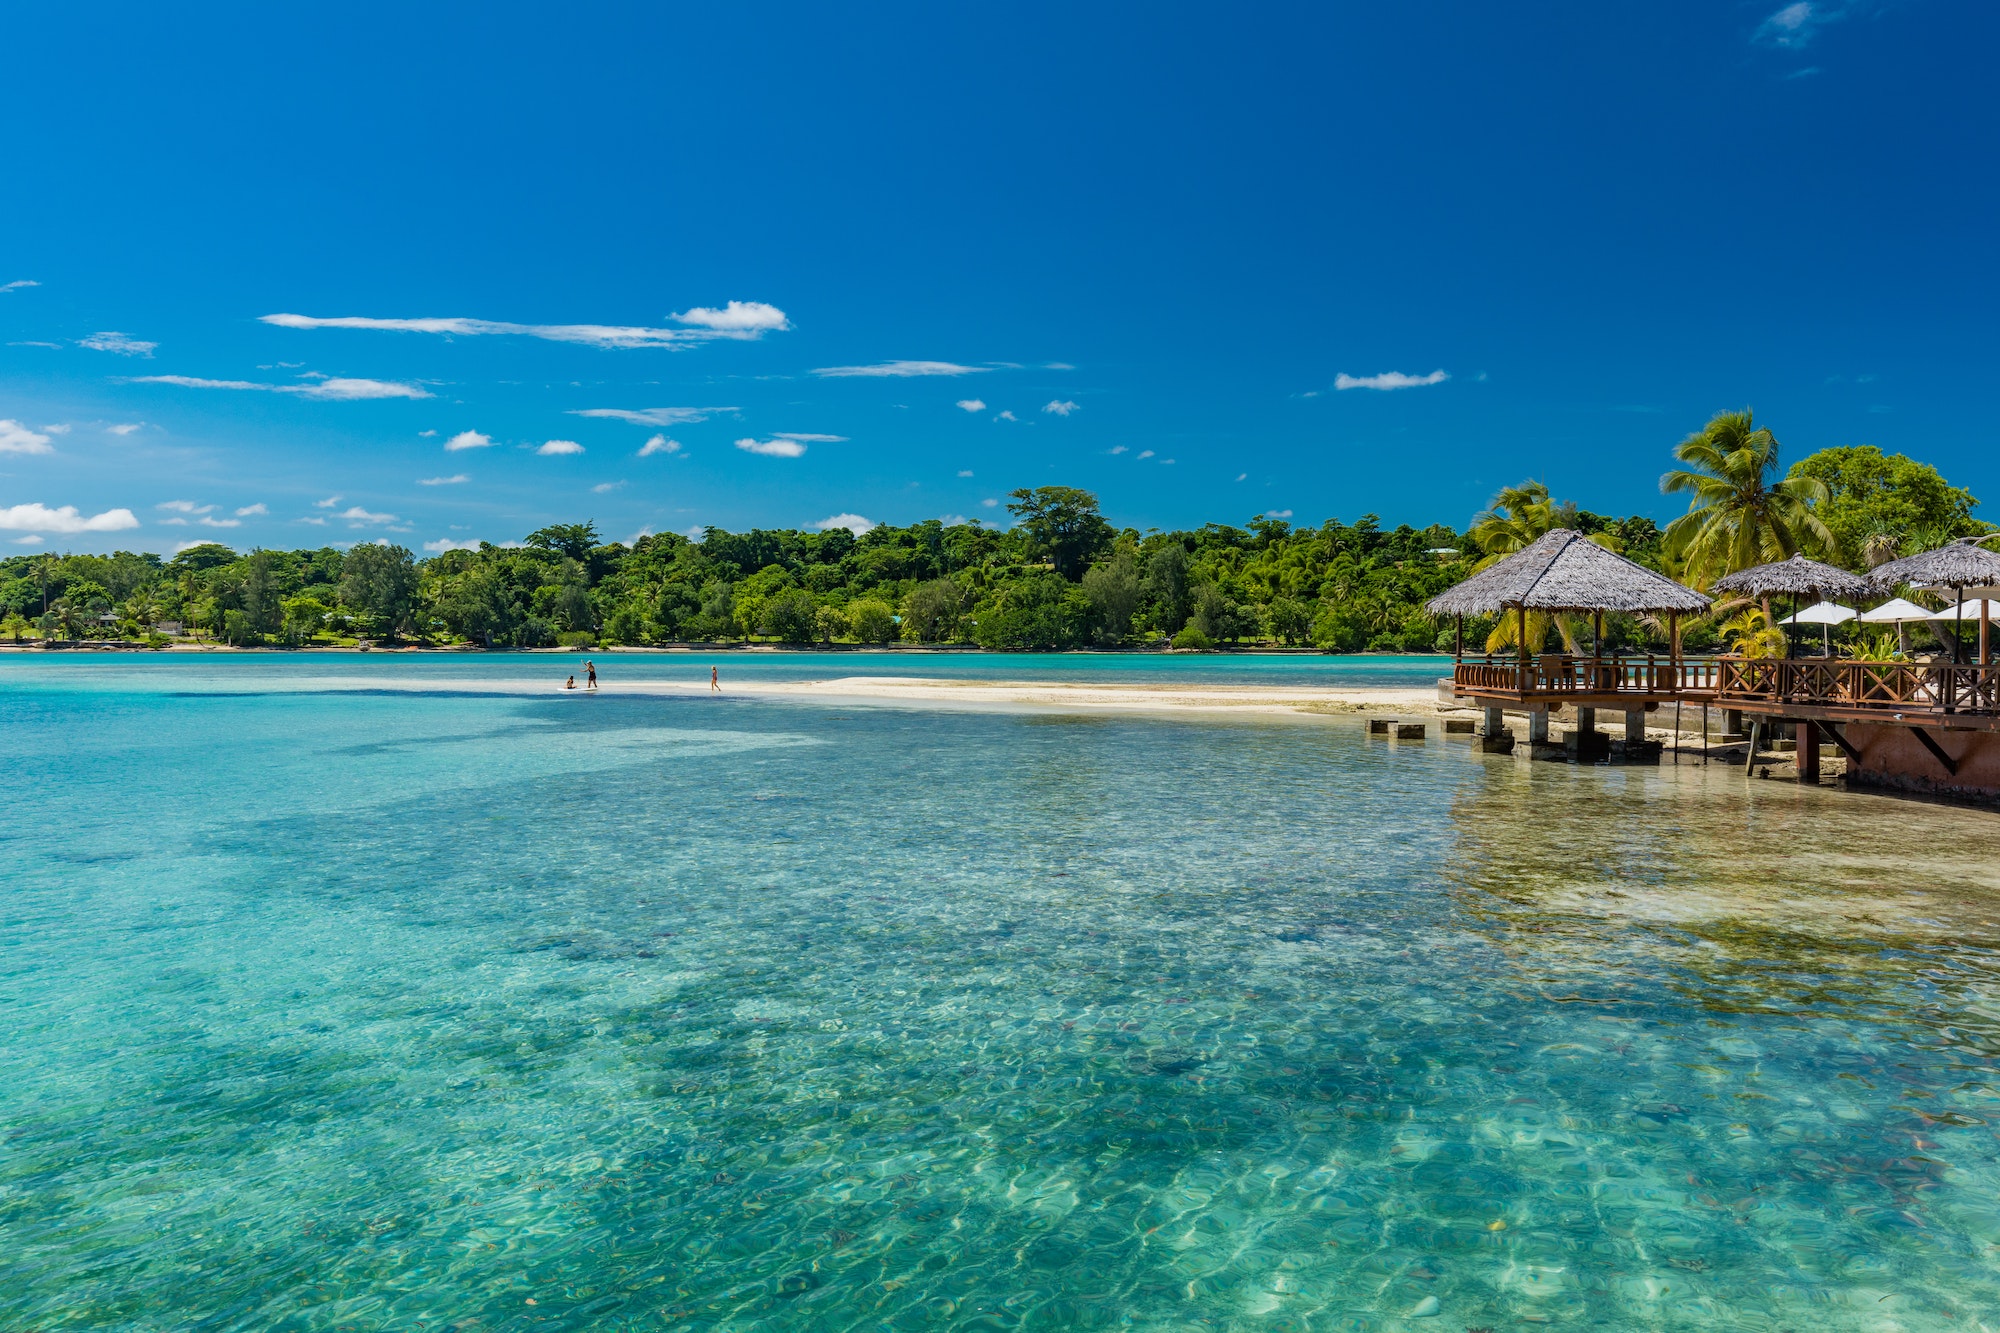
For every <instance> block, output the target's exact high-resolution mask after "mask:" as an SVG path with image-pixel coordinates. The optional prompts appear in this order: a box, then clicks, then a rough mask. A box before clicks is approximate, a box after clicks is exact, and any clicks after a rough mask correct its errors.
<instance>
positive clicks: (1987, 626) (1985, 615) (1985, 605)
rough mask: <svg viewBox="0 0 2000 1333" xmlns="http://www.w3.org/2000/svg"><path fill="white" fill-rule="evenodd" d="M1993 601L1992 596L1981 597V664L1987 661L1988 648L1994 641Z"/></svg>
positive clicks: (1983, 664)
mask: <svg viewBox="0 0 2000 1333" xmlns="http://www.w3.org/2000/svg"><path fill="white" fill-rule="evenodd" d="M1992 625H1993V602H1992V599H1991V598H1987V597H1981V598H1980V599H1979V665H1981V666H1985V665H1986V663H1987V655H1986V654H1987V648H1988V645H1989V644H1990V643H1991V642H1992Z"/></svg>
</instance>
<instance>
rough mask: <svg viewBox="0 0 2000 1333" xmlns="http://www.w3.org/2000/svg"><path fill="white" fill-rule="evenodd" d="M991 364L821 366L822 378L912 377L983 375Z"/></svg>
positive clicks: (901, 362) (947, 362) (909, 363)
mask: <svg viewBox="0 0 2000 1333" xmlns="http://www.w3.org/2000/svg"><path fill="white" fill-rule="evenodd" d="M989 369H991V367H989V366H961V365H959V364H958V363H956V362H953V361H878V362H876V363H875V364H874V365H872V366H821V367H820V368H819V369H818V370H815V371H814V372H813V374H815V375H818V376H819V377H820V378H822V379H830V380H835V379H912V378H915V377H917V376H920V375H983V374H985V373H986V372H987V371H988V370H989Z"/></svg>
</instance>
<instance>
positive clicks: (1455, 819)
mask: <svg viewBox="0 0 2000 1333" xmlns="http://www.w3.org/2000/svg"><path fill="white" fill-rule="evenodd" d="M649 660H652V661H655V662H657V661H660V660H662V659H649ZM1277 660H1280V661H1282V660H1285V659H1277ZM525 661H526V663H527V665H526V666H524V667H523V668H522V669H524V670H532V671H535V672H542V671H546V670H548V669H549V667H550V665H551V664H552V663H553V662H554V659H525ZM742 661H743V659H738V658H732V659H727V660H725V662H724V667H725V671H728V670H730V669H732V667H733V666H734V664H736V663H739V662H742ZM599 662H600V665H604V664H605V663H604V659H602V658H600V659H599ZM613 664H614V665H615V666H616V667H617V669H618V670H619V671H620V672H621V673H622V672H624V671H626V670H627V662H626V659H624V658H622V657H621V658H616V659H613ZM695 665H696V664H695V663H693V662H690V661H689V660H687V659H680V660H677V661H671V666H672V669H674V670H676V671H680V672H687V671H689V670H690V669H692V668H693V667H694V666H695ZM699 666H700V667H702V668H705V666H706V662H705V661H703V662H701V663H699ZM931 666H932V664H931V662H930V661H926V662H925V663H924V664H923V667H922V669H923V671H924V673H925V674H939V673H937V672H936V671H933V670H932V669H931ZM1232 666H1233V663H1232ZM321 669H324V668H321ZM475 669H476V674H477V675H478V676H480V677H490V676H492V675H493V673H494V672H495V670H496V669H497V668H496V667H495V665H494V661H493V659H477V660H475V661H474V662H472V663H470V664H466V663H461V662H458V661H456V660H454V661H448V662H434V661H433V660H431V659H425V660H422V661H411V660H409V659H388V660H385V659H372V660H371V659H356V658H347V659H342V660H341V661H340V662H339V664H338V674H339V675H341V676H342V677H346V678H352V677H354V676H355V675H357V674H363V675H365V674H366V673H368V672H375V673H379V679H380V680H381V681H382V682H383V683H384V684H395V685H397V686H399V688H396V689H382V690H375V689H369V688H362V687H355V686H353V685H351V684H350V685H343V686H341V687H340V688H338V689H323V688H320V687H316V686H315V685H314V684H313V680H312V669H311V668H308V667H301V666H300V665H299V664H298V660H297V659H290V658H282V657H239V658H230V659H221V658H199V659H195V660H192V661H187V660H174V661H159V660H154V659H132V658H123V657H119V658H112V657H101V658H90V659H83V658H77V659H54V660H51V659H48V658H43V657H39V656H36V657H21V658H8V659H4V660H0V726H3V727H4V729H5V730H4V734H5V735H6V737H7V738H8V741H9V745H8V754H9V766H10V770H11V772H10V781H9V782H8V784H7V789H6V790H7V800H6V802H5V805H4V809H3V810H0V849H4V856H5V864H6V866H7V874H6V877H5V882H4V889H0V909H3V910H4V915H0V922H4V933H0V939H4V941H5V954H4V961H0V1022H4V1025H5V1031H6V1032H7V1034H8V1040H7V1041H6V1042H5V1043H4V1046H0V1145H4V1147H0V1328H6V1329H58V1328H79V1329H81V1328H90V1329H132V1330H141V1329H143V1330H156V1329H202V1330H210V1329H215V1330H221V1329H284V1330H308V1329H311V1330H319V1329H326V1330H341V1329H355V1330H373V1329H414V1328H419V1327H421V1328H438V1327H450V1328H455V1329H462V1330H475V1329H478V1330H500V1329H508V1330H556V1329H585V1328H589V1329H746V1330H747V1329H773V1330H776V1329H821V1328H826V1329H844V1328H869V1329H878V1328H879V1329H888V1328H896V1329H905V1328H906V1329H992V1330H1000V1329H1016V1328H1019V1329H1068V1328H1101V1327H1129V1328H1135V1329H1233V1330H1235V1329H1240V1330H1304V1329H1380V1330H1390V1329H1398V1328H1409V1329H1451V1330H1454V1333H1456V1330H1458V1329H1461V1328H1517V1327H1521V1326H1524V1325H1527V1324H1559V1325H1563V1326H1567V1327H1572V1328H1578V1329H1584V1328H1619V1329H1624V1328H1631V1329H1683V1328H1685V1329H1695V1328H1751V1329H1772V1330H1777V1329H1800V1330H1804V1329H1807V1328H1811V1329H1813V1330H1823V1329H1932V1328H1937V1329H1945V1328H1950V1329H1971V1328H1982V1327H1987V1328H1991V1327H2000V1323H1996V1321H1995V1315H1994V1312H1995V1311H1996V1310H2000V1145H1997V1144H1996V1142H1995V1139H1994V1128H1993V1125H1994V1122H1995V1120H1996V1115H2000V1080H1997V1079H1996V1073H1995V1053H1996V1051H1997V1050H2000V996H1996V995H1995V985H1996V981H2000V952H1996V941H2000V911H1996V907H2000V873H1996V870H1995V868H1994V862H1993V857H1992V848H1993V847H1994V846H1995V840H1994V832H1995V827H1996V826H1995V823H1994V817H1993V816H1991V815H1988V814H1982V813H1978V812H1972V811H1965V810H1955V809H1950V808H1945V807H1935V806H1926V805H1918V804H1912V803H1905V802H1895V801H1889V800H1885V799H1882V798H1876V797H1864V796H1850V795H1846V794H1843V793H1837V792H1832V791H1825V792H1819V791H1803V792H1802V791H1800V790H1798V789H1796V788H1794V787H1790V786H1786V785H1784V784H1780V783H1776V782H1745V781H1744V780H1743V779H1742V778H1741V777H1740V776H1738V775H1735V774H1733V773H1727V772H1724V771H1722V770H1719V769H1717V770H1703V769H1701V768H1699V767H1694V766H1688V767H1681V768H1673V767H1667V768H1662V769H1659V770H1657V771H1647V770H1636V769H1625V770H1621V769H1569V768H1565V767H1561V766H1557V765H1546V764H1542V765H1530V764H1528V763H1526V762H1525V761H1515V760H1511V759H1504V758H1497V757H1492V758H1488V757H1481V756H1477V755H1474V754H1472V753H1471V752H1470V751H1469V749H1468V748H1467V747H1466V746H1464V745H1463V744H1460V743H1446V742H1443V741H1441V740H1437V739H1433V740H1432V741H1431V742H1429V743H1428V744H1421V745H1419V744H1404V743H1387V742H1384V741H1383V740H1381V739H1380V738H1374V739H1372V740H1371V739H1370V738H1369V737H1367V736H1366V735H1365V733H1364V732H1363V730H1362V729H1361V728H1360V727H1359V726H1358V725H1355V724H1354V723H1352V722H1349V721H1347V720H1344V719H1310V720H1307V719H1301V720H1298V721H1291V720H1271V719H1261V720H1250V721H1244V720H1222V721H1217V720H1188V721H1181V720H1163V719H1160V718H1144V719H1140V718H1130V717H1107V718H1092V717H1078V716H1075V715H1060V716H1048V715H1036V714H1033V713H1024V712H1021V711H1018V710H1015V711H1002V710H993V711H989V712H982V711H978V710H970V709H965V708H963V707H960V708H958V709H955V710H954V711H952V712H950V713H933V712H926V711H922V710H919V709H911V708H899V709H881V708H865V707H859V708H857V707H845V706H840V705H834V704H828V703H824V702H817V701H815V702H808V701H801V700H793V699H786V698H770V697H766V698H757V699H740V698H739V699H732V698H728V697H724V698H721V699H711V698H707V697H704V696H699V695H697V696H689V697H673V696H668V697H624V698H620V697H615V696H607V697H601V698H577V697H574V696H570V697H564V696H555V695H551V696H544V697H518V696H516V697H509V696H504V695H494V694H490V693H480V692H476V691H471V690H464V689H455V688H454V686H453V679H454V676H453V673H454V672H458V671H475ZM735 669H741V668H740V667H736V668H735ZM770 669H771V670H780V669H785V668H784V666H783V664H776V665H774V666H772V667H771V668H770ZM899 669H900V670H902V671H905V672H907V671H910V670H912V669H913V668H912V666H911V664H909V663H908V662H907V661H904V662H903V663H902V664H901V666H900V668H899ZM1050 669H1051V670H1054V669H1056V668H1053V667H1052V668H1050ZM1223 669H1225V670H1226V669H1231V668H1223ZM1080 670H1089V671H1091V672H1092V673H1093V674H1092V675H1091V676H1090V677H1089V678H1090V679H1093V680H1096V679H1103V678H1105V674H1104V669H1102V668H1099V667H1095V666H1092V667H1086V668H1080ZM703 674H704V675H705V670H704V671H703ZM808 674H815V675H818V674H829V673H826V672H824V671H823V670H820V669H815V670H814V671H812V672H809V673H808ZM833 674H887V673H886V672H877V671H875V670H872V669H870V670H866V671H863V670H856V669H853V668H851V667H847V666H846V665H845V664H843V669H842V670H841V671H839V672H838V673H833ZM983 674H986V675H992V674H994V673H993V670H992V668H991V666H990V664H989V665H988V666H987V667H986V670H985V671H984V672H983ZM1007 674H1009V675H1013V674H1017V673H1014V672H1011V671H1010V672H1008V673H1007ZM1431 674H1432V675H1434V674H1435V673H1434V672H1432V673H1431ZM1225 678H1226V677H1225ZM460 679H461V680H463V679H464V677H460ZM425 681H428V682H429V683H430V684H432V685H433V686H434V687H435V688H433V689H430V690H428V691H426V692H412V691H411V689H410V688H409V687H410V686H411V685H413V684H420V683H424V682H425ZM1982 1320H1983V1321H1985V1322H1983V1323H1982V1322H1981V1321H1982Z"/></svg>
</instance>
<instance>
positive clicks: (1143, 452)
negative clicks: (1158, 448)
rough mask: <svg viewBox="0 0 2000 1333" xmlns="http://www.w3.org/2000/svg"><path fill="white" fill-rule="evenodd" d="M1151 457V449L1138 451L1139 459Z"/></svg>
mask: <svg viewBox="0 0 2000 1333" xmlns="http://www.w3.org/2000/svg"><path fill="white" fill-rule="evenodd" d="M1152 456H1153V451H1152V450H1151V449H1141V450H1140V451H1139V457H1141V458H1151V457H1152Z"/></svg>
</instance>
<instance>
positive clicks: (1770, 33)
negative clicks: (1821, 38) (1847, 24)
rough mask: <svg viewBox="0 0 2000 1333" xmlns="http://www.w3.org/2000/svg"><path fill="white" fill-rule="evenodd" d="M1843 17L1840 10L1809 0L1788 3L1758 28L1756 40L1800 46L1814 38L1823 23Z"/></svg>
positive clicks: (1771, 43)
mask: <svg viewBox="0 0 2000 1333" xmlns="http://www.w3.org/2000/svg"><path fill="white" fill-rule="evenodd" d="M1839 17H1841V13H1840V11H1839V10H1832V11H1828V10H1825V9H1822V8H1820V7H1819V6H1817V5H1814V4H1810V3H1808V0H1798V2H1797V3H1796V4H1789V5H1786V6H1785V7H1784V8H1783V9H1780V10H1778V11H1777V12H1776V13H1775V14H1772V15H1771V16H1770V17H1769V18H1767V19H1765V20H1764V22H1763V23H1762V24H1760V25H1759V26H1758V28H1757V32H1756V35H1755V37H1754V40H1756V41H1760V42H1766V43H1768V44H1770V45H1772V46H1781V47H1800V46H1804V45H1805V44H1806V43H1807V42H1810V41H1811V40H1812V39H1813V31H1814V29H1816V28H1818V27H1819V26H1820V25H1821V24H1823V23H1830V22H1832V21H1833V20H1834V19H1837V18H1839Z"/></svg>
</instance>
